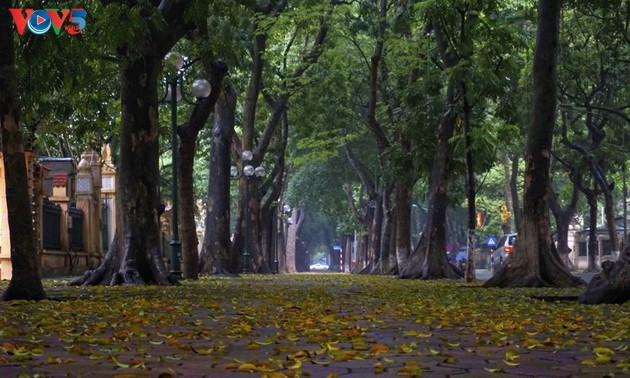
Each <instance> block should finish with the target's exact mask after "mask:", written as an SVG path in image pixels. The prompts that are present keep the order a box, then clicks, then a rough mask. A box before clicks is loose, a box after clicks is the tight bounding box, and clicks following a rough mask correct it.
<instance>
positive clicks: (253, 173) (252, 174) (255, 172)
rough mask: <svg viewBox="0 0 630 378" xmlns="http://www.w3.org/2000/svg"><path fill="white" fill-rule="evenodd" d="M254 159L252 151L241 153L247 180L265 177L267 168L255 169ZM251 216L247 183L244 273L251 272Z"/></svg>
mask: <svg viewBox="0 0 630 378" xmlns="http://www.w3.org/2000/svg"><path fill="white" fill-rule="evenodd" d="M253 158H254V154H253V153H252V152H251V151H250V150H244V151H243V152H242V153H241V161H242V163H243V175H244V176H245V179H246V180H247V181H249V180H250V179H259V178H262V177H263V176H264V175H265V168H264V167H263V166H258V167H254V166H253V165H251V161H252V159H253ZM249 218H250V214H249V182H247V183H245V240H244V246H243V247H244V248H243V273H249V272H250V260H251V254H250V252H249V227H250V219H249Z"/></svg>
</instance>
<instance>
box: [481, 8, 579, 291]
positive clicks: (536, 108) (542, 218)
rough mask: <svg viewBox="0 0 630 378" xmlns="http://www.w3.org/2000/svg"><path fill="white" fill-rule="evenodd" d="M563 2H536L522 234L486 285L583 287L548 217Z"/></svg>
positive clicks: (520, 233) (520, 232)
mask: <svg viewBox="0 0 630 378" xmlns="http://www.w3.org/2000/svg"><path fill="white" fill-rule="evenodd" d="M560 8H561V3H560V2H558V1H555V0H539V1H538V31H537V36H536V48H535V51H534V84H533V103H532V107H531V112H530V122H529V126H528V132H527V152H526V161H525V167H526V168H525V195H524V202H523V207H524V213H523V221H522V224H521V230H519V237H518V239H517V242H516V246H515V251H514V252H512V254H511V255H510V257H509V258H508V260H507V262H506V264H505V265H504V266H503V268H502V269H500V270H499V272H498V273H496V274H495V275H494V276H493V277H492V278H491V279H490V280H488V281H487V282H486V284H485V286H487V287H491V286H500V287H508V286H509V287H520V286H526V287H531V286H557V287H572V286H579V285H581V284H583V282H582V280H581V279H579V278H577V277H575V276H573V275H571V273H570V272H569V270H568V269H567V267H566V266H565V265H564V264H563V263H562V261H561V260H560V257H559V255H558V252H557V251H556V248H555V245H554V243H553V240H552V237H551V225H550V222H549V218H548V213H549V205H548V201H549V200H548V193H547V190H548V187H549V182H550V179H549V167H550V161H551V145H552V137H553V128H554V124H555V119H556V103H557V96H556V82H557V71H556V61H557V53H558V38H559V28H560Z"/></svg>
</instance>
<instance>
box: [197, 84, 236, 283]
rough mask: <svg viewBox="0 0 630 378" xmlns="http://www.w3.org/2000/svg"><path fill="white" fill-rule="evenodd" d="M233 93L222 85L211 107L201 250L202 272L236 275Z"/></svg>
mask: <svg viewBox="0 0 630 378" xmlns="http://www.w3.org/2000/svg"><path fill="white" fill-rule="evenodd" d="M235 108H236V93H235V91H234V89H233V88H232V87H230V86H226V87H224V88H221V90H220V95H219V98H218V99H217V101H216V104H215V109H214V114H215V115H214V127H213V130H212V150H211V153H210V162H209V169H210V175H209V180H208V208H207V214H206V230H205V237H204V244H203V249H202V251H201V261H202V264H201V265H202V269H201V274H202V275H213V274H221V275H223V274H236V273H237V272H234V271H230V269H229V267H230V150H231V143H232V137H233V135H234V122H235V121H234V111H235Z"/></svg>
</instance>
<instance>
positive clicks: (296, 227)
mask: <svg viewBox="0 0 630 378" xmlns="http://www.w3.org/2000/svg"><path fill="white" fill-rule="evenodd" d="M304 218H305V214H304V209H302V208H300V207H295V208H293V209H292V211H291V217H290V218H289V225H288V227H287V242H286V249H287V253H286V259H287V260H286V261H287V273H297V253H298V251H297V248H298V245H297V244H298V233H299V232H300V228H301V227H302V224H303V223H304Z"/></svg>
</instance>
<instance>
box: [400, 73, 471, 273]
mask: <svg viewBox="0 0 630 378" xmlns="http://www.w3.org/2000/svg"><path fill="white" fill-rule="evenodd" d="M453 103H454V89H453V86H452V85H449V86H448V89H447V96H446V104H445V107H446V109H447V110H446V111H445V114H446V115H445V116H444V117H443V118H442V120H441V121H440V124H439V126H438V130H437V142H436V144H437V145H436V152H435V157H434V158H433V166H432V167H431V180H430V188H429V200H428V202H429V209H428V211H427V223H426V224H425V227H424V231H423V232H422V237H421V239H420V242H419V243H418V245H417V246H416V248H415V249H414V250H413V252H412V253H411V255H410V256H409V258H406V256H403V255H401V254H397V255H396V258H397V261H398V271H399V273H398V275H399V276H400V277H401V278H422V279H437V278H459V277H460V276H459V274H458V273H457V272H456V271H455V270H454V269H453V267H452V266H451V265H450V264H449V263H448V261H447V259H446V253H445V251H446V229H445V223H446V209H447V207H448V196H447V189H448V181H449V178H450V175H451V168H450V162H451V159H452V156H451V155H452V147H451V145H450V142H449V140H450V138H451V137H452V136H453V133H454V131H455V122H456V117H455V114H453V113H454V110H453V109H452V108H451V106H452V104H453Z"/></svg>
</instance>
